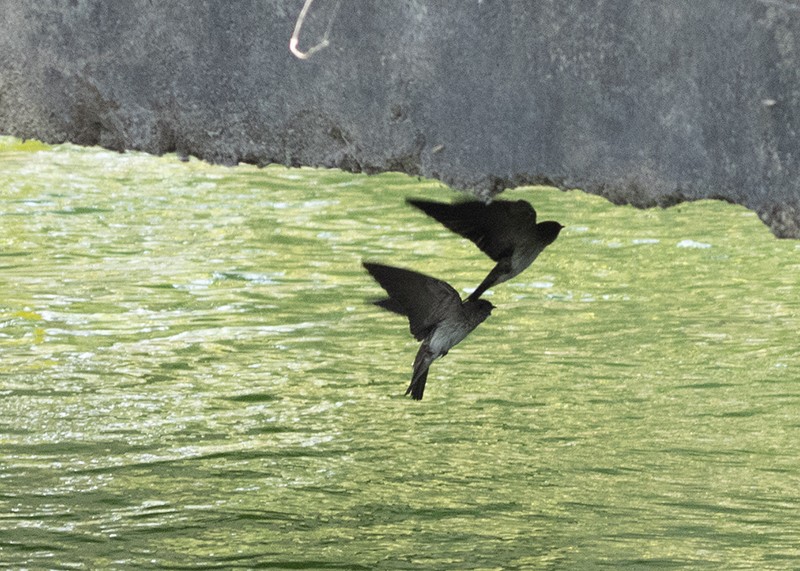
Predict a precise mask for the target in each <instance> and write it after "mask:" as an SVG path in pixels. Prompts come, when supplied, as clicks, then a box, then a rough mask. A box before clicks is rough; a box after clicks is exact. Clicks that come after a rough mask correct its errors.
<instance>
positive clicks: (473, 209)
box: [406, 198, 564, 301]
mask: <svg viewBox="0 0 800 571" xmlns="http://www.w3.org/2000/svg"><path fill="white" fill-rule="evenodd" d="M406 202H407V203H408V204H410V205H411V206H414V207H415V208H418V209H419V210H422V211H423V212H424V213H425V214H427V215H428V216H430V217H431V218H434V219H436V220H437V221H439V222H440V223H441V224H442V225H444V226H445V227H446V228H448V229H449V230H452V231H453V232H455V233H456V234H460V235H461V236H463V237H464V238H467V239H469V240H471V241H472V242H474V243H475V245H476V246H478V248H480V249H481V251H483V252H484V253H485V254H486V255H487V256H489V257H490V258H491V259H492V260H494V261H495V262H497V264H496V265H495V267H494V268H493V269H492V271H491V272H489V274H488V275H487V276H486V278H485V279H484V280H483V281H482V282H481V284H480V285H479V286H478V287H477V288H476V289H475V291H473V292H472V293H471V294H470V295H469V298H468V300H470V301H475V300H477V299H478V298H480V296H481V295H483V293H484V292H485V291H486V290H487V289H489V288H490V287H492V286H495V285H497V284H500V283H503V282H505V281H508V280H510V279H511V278H513V277H516V276H517V275H519V274H520V273H521V272H522V271H523V270H525V269H526V268H527V267H528V266H530V265H531V264H532V263H533V261H534V260H535V259H536V258H537V257H538V256H539V254H541V253H542V251H543V250H544V249H545V248H546V247H547V246H549V245H550V244H552V243H553V242H554V241H555V239H556V238H558V234H559V232H561V229H562V228H564V226H563V225H561V224H559V223H558V222H556V221H554V220H547V221H545V222H539V223H537V222H536V210H534V208H533V206H531V205H530V203H528V202H526V201H524V200H516V201H511V200H495V201H492V202H491V203H489V204H487V203H485V202H481V201H478V200H470V201H465V202H457V203H455V204H447V203H444V202H434V201H429V200H422V199H418V198H408V199H406Z"/></svg>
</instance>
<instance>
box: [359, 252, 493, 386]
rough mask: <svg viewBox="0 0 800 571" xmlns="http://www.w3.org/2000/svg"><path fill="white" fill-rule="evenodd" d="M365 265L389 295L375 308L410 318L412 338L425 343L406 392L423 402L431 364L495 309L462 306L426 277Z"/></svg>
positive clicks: (471, 303) (482, 304)
mask: <svg viewBox="0 0 800 571" xmlns="http://www.w3.org/2000/svg"><path fill="white" fill-rule="evenodd" d="M363 264H364V268H366V270H367V271H368V272H369V273H370V274H372V277H373V278H375V281H377V282H378V283H379V284H380V285H381V287H382V288H383V289H385V290H386V293H388V294H389V298H388V299H382V300H379V301H376V302H374V303H375V305H377V306H379V307H382V308H384V309H388V310H389V311H393V312H394V313H399V314H400V315H405V316H406V317H408V322H409V324H410V326H411V334H412V335H413V336H414V338H415V339H416V340H417V341H422V345H421V346H420V348H419V351H417V356H416V358H415V359H414V372H413V374H412V375H411V384H410V385H408V390H406V394H409V393H410V394H411V398H413V399H414V400H421V399H422V393H423V392H424V391H425V381H426V380H427V379H428V368H429V367H430V366H431V363H432V362H433V361H434V360H436V359H438V358H439V357H443V356H444V355H447V352H448V351H449V350H450V349H452V348H453V346H455V345H457V344H458V343H459V342H461V341H462V340H463V339H464V338H465V337H466V336H467V335H469V334H470V332H471V331H472V330H473V329H475V328H476V327H477V326H478V325H480V324H481V323H482V322H483V321H484V320H485V319H486V318H487V317H489V314H491V313H492V309H494V306H493V305H492V304H491V303H489V302H488V301H486V300H485V299H478V300H467V301H464V302H462V301H461V296H459V295H458V292H457V291H456V290H455V289H453V287H452V286H451V285H450V284H448V283H446V282H443V281H442V280H437V279H436V278H432V277H430V276H426V275H424V274H420V273H417V272H413V271H411V270H405V269H403V268H395V267H393V266H385V265H383V264H374V263H371V262H363Z"/></svg>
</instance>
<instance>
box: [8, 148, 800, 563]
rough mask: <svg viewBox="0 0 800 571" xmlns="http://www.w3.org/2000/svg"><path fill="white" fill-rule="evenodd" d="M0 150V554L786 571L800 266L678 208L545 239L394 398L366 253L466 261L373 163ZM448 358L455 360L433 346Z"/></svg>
mask: <svg viewBox="0 0 800 571" xmlns="http://www.w3.org/2000/svg"><path fill="white" fill-rule="evenodd" d="M17 145H18V143H16V142H13V141H10V140H8V139H2V140H0V149H2V153H0V188H2V189H3V191H2V193H1V194H0V220H2V224H0V244H2V249H0V268H1V269H2V276H3V278H4V279H2V280H0V353H2V360H0V397H2V398H0V427H2V430H1V431H0V434H2V436H0V453H2V458H3V462H2V463H0V480H1V481H2V483H3V485H2V487H1V489H0V506H1V507H2V511H3V513H5V514H6V516H5V517H4V518H2V521H0V530H2V535H3V537H4V539H3V543H2V549H1V550H0V561H2V563H3V565H4V566H8V567H10V568H19V567H32V568H35V567H53V566H56V563H55V562H57V565H58V566H62V567H68V566H72V567H87V568H103V567H105V568H120V567H133V568H163V567H176V566H181V567H186V568H191V567H208V566H218V567H233V566H242V567H257V566H271V567H275V568H281V567H285V568H288V567H291V568H308V569H320V568H346V569H357V568H365V569H367V568H369V569H374V568H414V567H416V568H435V569H465V568H477V567H487V568H521V569H522V568H539V567H545V568H548V567H549V568H587V567H588V568H592V567H598V566H608V567H611V568H619V567H623V566H629V567H666V566H671V567H678V566H685V567H696V566H701V565H710V566H714V567H720V568H730V567H734V566H750V567H754V568H760V569H769V568H785V567H787V566H791V563H790V562H793V561H795V560H796V559H797V557H798V555H800V553H798V550H797V547H796V546H797V545H800V537H798V535H800V530H799V529H798V527H797V525H796V524H795V520H796V511H797V508H798V501H797V494H796V490H797V487H798V484H799V483H800V482H799V481H798V480H800V470H798V466H797V461H796V459H797V457H798V453H800V449H798V442H800V438H798V436H800V434H798V431H799V430H800V423H798V421H797V419H798V418H800V390H798V389H797V388H796V382H795V381H796V376H797V375H796V372H797V366H798V363H800V350H798V348H797V343H796V331H797V330H798V325H800V317H798V316H799V315H800V313H799V309H798V302H797V290H796V287H797V286H796V283H797V280H796V274H797V270H798V268H800V259H798V255H800V249H798V247H797V246H796V245H795V244H794V243H792V242H784V241H777V240H775V239H773V238H772V237H771V236H770V235H769V233H768V231H767V230H766V229H765V228H764V227H763V226H762V225H761V224H760V223H759V222H758V220H757V219H756V218H755V217H754V216H752V215H751V214H750V213H748V212H746V211H744V210H743V209H741V208H738V207H734V206H731V205H727V204H717V203H711V202H703V203H698V204H692V205H683V206H680V207H678V208H673V209H670V210H651V211H636V210H634V209H631V208H622V207H613V206H610V205H609V204H607V203H606V202H604V201H603V200H601V199H597V198H594V197H590V196H587V195H584V194H581V193H577V192H576V193H569V194H564V193H560V192H557V191H552V190H542V189H536V190H533V189H520V190H517V191H513V196H514V197H516V196H519V197H523V198H525V199H526V200H530V201H531V202H532V203H533V204H534V205H535V206H536V208H537V209H538V210H539V212H540V213H542V214H543V215H546V217H547V218H553V219H556V220H560V221H562V222H563V223H565V224H566V225H567V228H566V229H565V230H564V231H563V233H562V235H561V237H560V238H559V240H557V241H556V242H555V243H554V244H553V245H551V246H550V247H549V248H548V251H547V255H546V256H542V257H541V258H540V259H539V260H537V261H536V262H535V263H534V264H533V266H532V267H531V268H529V270H528V271H527V272H525V273H523V274H522V275H520V276H518V277H517V278H516V279H515V280H513V281H510V282H508V283H506V284H502V285H501V286H498V287H496V288H495V289H494V290H493V291H491V297H490V299H491V301H492V303H494V304H495V305H496V306H497V307H498V309H497V310H496V311H495V312H494V314H493V315H492V317H491V319H490V320H487V322H486V323H484V324H483V325H482V327H480V328H478V329H477V330H476V331H475V332H474V333H473V335H471V336H470V338H469V339H467V340H465V341H464V342H463V343H462V344H461V345H459V346H458V347H456V348H454V349H453V357H454V358H452V359H445V360H441V361H439V362H437V365H436V368H435V370H434V371H432V372H431V378H430V379H429V387H428V389H427V391H426V393H427V394H426V399H425V401H423V402H422V403H421V404H420V403H412V402H409V401H407V400H405V399H403V398H402V392H403V391H404V389H405V386H406V384H407V380H408V379H407V377H408V370H409V367H410V364H411V362H412V360H413V357H414V353H415V351H416V343H415V342H414V341H413V340H412V339H411V337H410V336H409V335H408V332H407V325H406V324H405V323H403V322H402V320H400V319H397V318H395V317H394V316H391V315H384V314H383V313H382V312H380V311H378V310H376V309H375V308H373V307H371V306H370V305H368V304H367V303H365V302H366V300H368V299H370V298H371V297H372V296H374V295H375V289H374V285H373V284H372V282H371V280H370V279H369V277H368V276H367V275H366V274H365V273H364V272H363V271H362V270H361V267H360V263H361V260H362V259H363V258H368V259H375V260H380V261H384V262H387V263H392V264H396V265H400V266H406V267H412V268H414V269H417V270H419V271H422V272H425V273H429V274H431V275H436V276H438V277H442V278H444V279H446V280H447V281H448V282H450V283H452V284H453V285H454V287H456V288H457V289H459V290H460V291H462V292H466V291H468V289H467V288H470V287H474V285H475V284H476V283H477V282H478V281H479V279H480V278H481V277H482V276H484V275H486V273H487V272H488V271H489V269H491V265H492V263H491V261H490V260H488V259H487V258H485V256H483V255H482V254H481V253H480V252H478V251H477V250H476V249H475V248H474V246H473V245H472V244H471V243H468V242H466V241H462V240H458V239H454V238H453V236H452V235H450V233H449V232H448V231H447V230H444V229H440V228H437V227H436V226H435V225H433V224H430V223H429V221H427V220H425V219H424V218H423V217H421V216H419V215H418V214H417V213H414V212H410V211H409V209H408V208H407V207H406V206H405V205H404V199H405V197H407V196H426V197H429V198H433V199H446V198H447V197H448V194H447V191H446V190H445V189H443V188H442V187H441V186H440V185H439V184H437V183H434V182H430V181H418V180H415V179H412V178H409V177H404V176H400V175H382V176H377V177H365V176H353V175H348V174H345V173H340V172H335V171H320V170H312V169H297V170H291V171H287V170H285V169H281V168H276V167H270V168H267V169H263V170H258V169H255V168H252V167H246V166H243V167H239V168H236V169H228V168H221V167H212V166H209V165H206V164H203V163H200V162H196V161H192V162H190V163H188V164H187V163H182V162H180V161H177V160H176V159H175V158H174V157H165V158H153V157H147V156H143V155H137V154H128V155H117V154H113V153H108V152H104V151H97V150H93V149H80V148H74V147H69V146H67V147H59V148H55V149H48V148H44V149H40V150H25V149H24V148H22V149H17ZM456 357H457V358H456Z"/></svg>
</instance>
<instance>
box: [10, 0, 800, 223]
mask: <svg viewBox="0 0 800 571" xmlns="http://www.w3.org/2000/svg"><path fill="white" fill-rule="evenodd" d="M302 5H303V0H158V1H153V0H125V1H120V2H109V1H108V0H50V1H48V2H41V1H38V0H14V1H9V2H3V3H2V7H0V132H2V133H4V134H12V135H17V136H21V137H32V138H38V139H42V140H44V141H48V142H60V141H72V142H76V143H79V144H86V145H89V144H99V145H102V146H105V147H109V148H112V149H120V150H121V149H139V150H144V151H147V152H151V153H164V152H168V151H176V150H177V151H178V152H180V153H185V154H192V155H196V156H198V157H201V158H204V159H207V160H210V161H215V162H222V163H227V164H233V163H236V162H238V161H247V162H254V163H260V164H266V163H270V162H277V163H283V164H286V165H323V166H336V167H341V168H344V169H349V170H354V171H366V172H379V171H385V170H401V171H405V172H407V173H411V174H421V175H424V176H430V177H436V178H439V179H441V180H442V181H444V182H446V183H448V184H450V185H452V186H454V187H457V188H462V189H471V190H473V191H474V192H476V193H478V194H485V193H488V192H497V191H500V190H502V189H503V188H505V187H508V186H514V185H518V184H524V183H538V182H543V183H550V184H554V185H556V186H559V187H562V188H573V187H579V188H583V189H585V190H587V191H589V192H592V193H596V194H601V195H603V196H606V197H607V198H608V199H609V200H612V201H614V202H617V203H630V204H634V205H636V206H642V207H644V206H654V205H661V206H665V205H671V204H675V203H677V202H681V201H684V200H696V199H701V198H719V199H723V200H728V201H731V202H736V203H739V204H743V205H745V206H747V207H749V208H751V209H753V210H755V211H756V212H758V214H759V215H760V216H761V218H762V220H764V222H765V223H767V224H768V225H769V226H770V227H771V228H772V230H773V232H774V233H775V234H776V235H778V236H791V237H800V182H799V181H800V168H799V167H800V164H799V161H800V145H798V142H800V139H799V138H798V133H800V1H798V0H702V1H698V0H581V1H580V2H565V1H563V0H436V1H431V0H340V2H339V6H338V11H337V13H336V14H333V11H334V8H335V7H336V5H337V1H336V0H316V2H315V3H314V4H312V6H311V9H310V11H309V15H308V19H307V20H306V22H305V26H304V28H303V30H302V33H301V36H300V47H301V48H307V47H309V46H311V45H312V44H314V43H316V42H317V41H318V40H319V39H321V37H322V36H323V35H324V33H325V31H326V29H328V27H329V29H330V33H329V40H330V45H329V46H328V47H327V48H325V49H323V50H321V51H319V52H317V53H316V54H314V56H312V57H311V58H310V59H308V60H305V61H302V60H299V59H297V58H295V57H294V56H292V55H291V54H290V52H289V50H288V44H289V38H290V36H291V34H292V30H293V28H294V25H295V20H296V18H297V16H298V14H299V12H300V9H301V7H302ZM332 16H335V18H334V19H333V20H332V24H330V26H329V23H330V22H331V17H332Z"/></svg>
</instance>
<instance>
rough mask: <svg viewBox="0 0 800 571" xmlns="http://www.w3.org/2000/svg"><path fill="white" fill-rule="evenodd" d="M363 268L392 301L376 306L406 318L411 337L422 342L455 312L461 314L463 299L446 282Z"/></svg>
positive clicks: (398, 270)
mask: <svg viewBox="0 0 800 571" xmlns="http://www.w3.org/2000/svg"><path fill="white" fill-rule="evenodd" d="M363 265H364V268H365V269H366V270H367V271H368V272H369V273H370V274H371V275H372V277H373V278H375V281H377V282H378V283H379V284H380V285H381V287H382V288H383V289H385V290H386V293H388V294H389V299H385V300H380V301H377V302H375V303H376V305H378V306H380V307H383V308H384V309H388V310H389V311H393V312H395V313H399V314H401V315H405V316H406V317H408V322H409V325H410V327H411V334H412V335H413V336H414V337H415V338H416V339H417V341H422V340H423V339H425V337H427V335H428V333H430V331H431V328H432V327H433V326H435V325H436V324H437V323H439V322H440V321H441V320H442V319H444V317H445V316H446V315H448V314H449V313H451V312H453V311H460V306H461V297H460V296H459V295H458V292H457V291H456V290H455V289H453V287H452V286H451V285H450V284H448V283H447V282H443V281H442V280H437V279H436V278H432V277H431V276H426V275H425V274H420V273H419V272H414V271H412V270H406V269H403V268H396V267H394V266H386V265H383V264H376V263H372V262H364V263H363Z"/></svg>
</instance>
